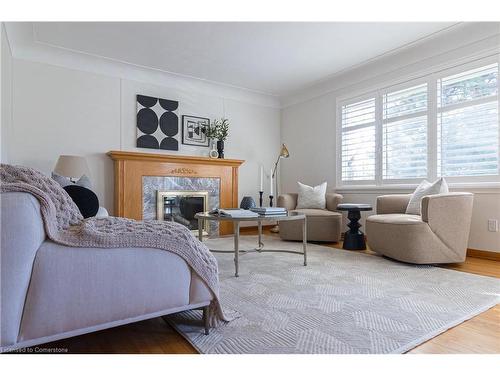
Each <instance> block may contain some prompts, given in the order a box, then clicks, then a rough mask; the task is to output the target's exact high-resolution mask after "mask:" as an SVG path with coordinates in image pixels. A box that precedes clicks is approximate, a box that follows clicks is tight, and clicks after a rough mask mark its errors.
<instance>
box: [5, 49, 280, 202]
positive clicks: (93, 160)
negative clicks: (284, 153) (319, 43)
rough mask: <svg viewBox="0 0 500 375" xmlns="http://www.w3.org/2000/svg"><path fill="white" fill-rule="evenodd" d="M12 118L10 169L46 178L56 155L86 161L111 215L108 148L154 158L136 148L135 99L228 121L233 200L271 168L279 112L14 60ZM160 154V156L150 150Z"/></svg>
mask: <svg viewBox="0 0 500 375" xmlns="http://www.w3.org/2000/svg"><path fill="white" fill-rule="evenodd" d="M13 68H14V71H13V73H14V74H13V82H14V93H13V119H14V123H13V126H12V131H11V133H10V134H9V138H8V143H9V150H8V154H7V158H8V160H9V162H10V163H14V164H22V165H27V166H32V167H35V168H37V169H40V170H41V171H43V172H45V173H50V172H51V171H52V169H53V167H54V164H55V162H56V160H57V157H58V156H59V155H60V154H81V155H85V156H86V157H87V158H88V161H89V166H90V169H91V173H92V180H93V183H94V189H95V191H96V193H97V194H98V196H99V198H100V201H101V204H102V205H104V206H105V207H106V208H108V209H109V210H110V211H111V212H112V210H113V169H112V162H111V160H110V159H109V157H107V156H106V155H105V153H106V152H108V151H110V150H128V151H140V152H155V150H149V149H139V148H136V147H135V142H136V95H137V94H143V95H152V96H158V97H162V98H166V99H173V100H178V101H179V111H178V114H179V117H181V116H182V114H187V115H198V116H203V117H209V118H211V119H213V118H216V117H222V116H226V117H227V118H229V119H230V121H231V126H230V136H229V138H228V140H227V141H226V158H235V159H243V160H245V163H244V164H243V165H242V166H241V169H240V189H239V196H240V199H241V197H242V196H243V195H252V196H254V199H256V198H257V195H258V193H257V191H258V166H259V164H260V163H262V164H264V165H265V166H266V167H269V168H270V167H271V165H272V163H273V161H274V157H275V156H276V153H277V152H278V151H279V144H280V110H279V109H278V108H272V107H269V106H265V105H259V104H255V102H254V103H248V102H245V101H243V100H240V99H239V98H238V99H231V98H227V97H226V98H225V97H223V96H221V95H220V94H221V92H220V90H218V88H217V87H215V88H214V90H213V95H210V94H209V93H208V90H207V85H206V83H204V84H203V90H197V86H196V84H192V85H190V86H185V90H181V89H179V88H178V87H176V86H175V85H172V86H174V88H172V87H169V86H168V80H166V79H164V80H162V81H161V82H162V85H155V84H151V83H150V82H149V80H147V81H146V82H144V81H138V80H129V79H126V78H121V77H116V76H110V75H101V74H95V73H91V72H86V71H82V70H74V69H68V68H65V67H59V66H55V65H51V64H46V63H39V62H32V61H26V60H21V59H17V58H14V59H13ZM179 146H180V151H179V152H177V153H176V152H168V153H171V154H185V155H205V156H206V155H208V148H204V147H195V146H184V145H182V144H180V145H179ZM157 152H160V153H165V151H157Z"/></svg>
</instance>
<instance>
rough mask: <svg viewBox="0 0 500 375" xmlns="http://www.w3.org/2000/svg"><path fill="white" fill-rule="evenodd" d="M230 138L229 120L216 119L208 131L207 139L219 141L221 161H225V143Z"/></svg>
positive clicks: (218, 150)
mask: <svg viewBox="0 0 500 375" xmlns="http://www.w3.org/2000/svg"><path fill="white" fill-rule="evenodd" d="M228 136H229V120H228V119H227V118H221V119H215V120H214V121H213V122H212V125H211V126H210V128H208V130H207V137H208V138H210V139H211V140H216V141H217V152H218V153H219V159H224V141H225V140H226V139H227V137H228Z"/></svg>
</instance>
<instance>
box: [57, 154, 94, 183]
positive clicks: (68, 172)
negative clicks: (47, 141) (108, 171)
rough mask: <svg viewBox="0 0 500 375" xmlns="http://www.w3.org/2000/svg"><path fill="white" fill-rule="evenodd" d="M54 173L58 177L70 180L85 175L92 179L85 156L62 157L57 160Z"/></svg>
mask: <svg viewBox="0 0 500 375" xmlns="http://www.w3.org/2000/svg"><path fill="white" fill-rule="evenodd" d="M54 172H55V173H57V174H58V175H61V176H65V177H70V178H80V177H82V176H83V175H86V176H87V177H90V170H89V166H88V164H87V160H86V159H85V157H83V156H77V155H61V156H59V159H57V163H56V166H55V168H54Z"/></svg>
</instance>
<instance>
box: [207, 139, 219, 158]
mask: <svg viewBox="0 0 500 375" xmlns="http://www.w3.org/2000/svg"><path fill="white" fill-rule="evenodd" d="M208 156H209V157H211V158H212V159H217V158H218V157H219V151H217V145H216V144H215V142H214V143H212V149H211V150H210V152H209V153H208Z"/></svg>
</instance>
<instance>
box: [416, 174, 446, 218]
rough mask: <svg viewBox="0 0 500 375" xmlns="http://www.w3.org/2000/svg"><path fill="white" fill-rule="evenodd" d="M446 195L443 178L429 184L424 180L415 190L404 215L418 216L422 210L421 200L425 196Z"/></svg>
mask: <svg viewBox="0 0 500 375" xmlns="http://www.w3.org/2000/svg"><path fill="white" fill-rule="evenodd" d="M445 193H448V184H447V183H446V180H445V179H444V178H442V177H441V178H440V179H439V180H436V181H435V182H434V183H432V184H431V183H430V182H428V181H426V180H424V181H422V182H421V183H420V185H418V187H417V188H416V189H415V191H414V192H413V195H412V196H411V198H410V201H409V202H408V206H407V207H406V213H407V214H411V215H420V214H421V210H422V198H423V197H425V196H426V195H433V194H445Z"/></svg>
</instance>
